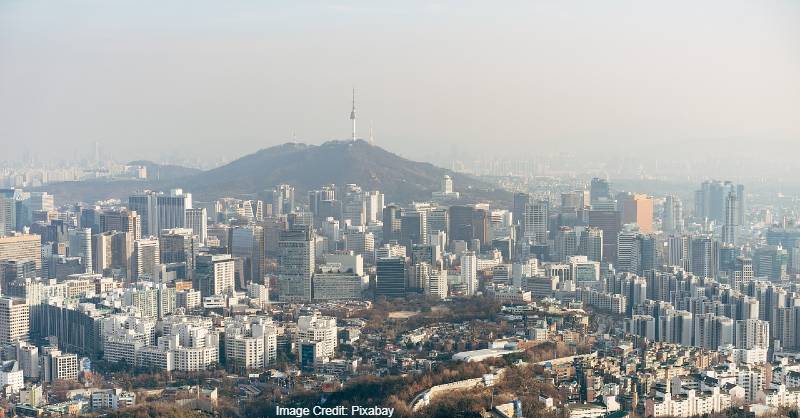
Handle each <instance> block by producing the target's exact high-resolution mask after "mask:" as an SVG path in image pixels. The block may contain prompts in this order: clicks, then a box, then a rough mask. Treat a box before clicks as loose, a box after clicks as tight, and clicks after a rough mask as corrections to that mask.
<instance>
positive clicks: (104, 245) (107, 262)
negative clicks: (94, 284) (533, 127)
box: [92, 232, 115, 274]
mask: <svg viewBox="0 0 800 418" xmlns="http://www.w3.org/2000/svg"><path fill="white" fill-rule="evenodd" d="M113 234H115V233H114V232H103V233H100V234H97V235H95V236H94V239H93V246H92V255H93V257H92V258H93V259H94V264H93V265H92V270H93V271H96V272H97V273H98V274H106V271H108V270H110V269H111V263H112V260H113V256H112V254H113V251H114V246H113V242H112V239H111V237H112V236H113Z"/></svg>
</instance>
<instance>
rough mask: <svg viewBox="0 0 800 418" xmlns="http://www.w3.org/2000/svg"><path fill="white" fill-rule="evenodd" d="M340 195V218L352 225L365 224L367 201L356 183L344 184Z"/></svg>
mask: <svg viewBox="0 0 800 418" xmlns="http://www.w3.org/2000/svg"><path fill="white" fill-rule="evenodd" d="M343 194H344V196H343V197H342V220H343V221H344V222H347V221H348V220H349V221H350V224H351V225H353V226H360V225H365V224H366V213H367V202H366V199H365V194H364V191H363V190H361V187H359V186H358V185H356V184H348V185H345V189H344V193H343Z"/></svg>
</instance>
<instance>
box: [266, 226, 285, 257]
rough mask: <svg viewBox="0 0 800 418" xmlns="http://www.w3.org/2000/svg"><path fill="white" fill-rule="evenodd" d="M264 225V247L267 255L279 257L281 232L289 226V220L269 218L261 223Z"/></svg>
mask: <svg viewBox="0 0 800 418" xmlns="http://www.w3.org/2000/svg"><path fill="white" fill-rule="evenodd" d="M261 225H262V226H263V227H264V248H265V252H266V255H267V257H273V258H277V257H278V256H279V255H280V254H279V253H280V249H279V248H278V243H279V241H280V237H281V232H282V231H285V230H286V228H287V226H288V225H287V222H286V220H285V219H284V218H275V217H272V218H267V219H264V222H262V223H261Z"/></svg>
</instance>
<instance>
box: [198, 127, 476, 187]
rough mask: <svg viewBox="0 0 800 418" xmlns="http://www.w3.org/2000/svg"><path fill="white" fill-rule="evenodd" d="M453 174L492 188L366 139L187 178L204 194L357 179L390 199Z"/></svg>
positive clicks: (249, 159) (268, 156) (269, 153)
mask: <svg viewBox="0 0 800 418" xmlns="http://www.w3.org/2000/svg"><path fill="white" fill-rule="evenodd" d="M445 174H448V175H450V176H451V177H453V181H454V183H455V185H456V188H457V189H458V190H465V189H473V190H475V191H478V190H481V191H487V192H488V191H489V190H490V189H491V187H490V185H489V184H487V183H485V182H483V181H481V180H478V179H476V178H473V177H470V176H466V175H463V174H456V173H453V172H452V171H450V170H445V169H443V168H439V167H436V166H434V165H432V164H429V163H422V162H416V161H411V160H408V159H405V158H403V157H400V156H398V155H396V154H393V153H391V152H389V151H386V150H384V149H383V148H380V147H377V146H375V145H371V144H370V143H368V142H366V141H363V140H356V141H329V142H326V143H324V144H322V145H307V144H298V143H287V144H283V145H278V146H275V147H271V148H266V149H263V150H261V151H258V152H256V153H253V154H250V155H247V156H244V157H242V158H239V159H238V160H236V161H233V162H231V163H229V164H227V165H224V166H222V167H219V168H215V169H213V170H209V171H206V172H203V173H200V174H197V175H195V176H192V177H190V178H187V179H185V180H184V181H183V182H182V184H184V188H185V189H187V190H190V191H192V193H195V194H197V195H199V196H214V195H216V194H218V193H220V191H225V192H226V193H227V194H228V195H232V196H236V195H240V196H246V195H255V194H258V193H260V192H262V191H264V190H266V189H268V188H271V187H272V186H274V185H276V184H281V183H287V184H291V185H293V186H295V188H296V189H297V190H298V191H300V192H305V191H308V190H312V189H315V188H318V187H320V186H322V185H324V184H329V183H334V184H337V185H343V184H348V183H356V184H358V185H360V186H361V187H362V188H364V189H365V190H380V191H382V192H383V193H384V194H385V195H386V196H387V199H388V200H390V201H395V200H396V201H410V200H414V199H429V198H430V197H431V192H433V191H436V190H439V188H440V185H441V182H442V177H443V176H444V175H445Z"/></svg>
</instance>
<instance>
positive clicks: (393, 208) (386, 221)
mask: <svg viewBox="0 0 800 418" xmlns="http://www.w3.org/2000/svg"><path fill="white" fill-rule="evenodd" d="M401 214H402V212H401V210H400V207H399V206H397V205H388V206H386V207H385V208H383V241H382V242H383V243H384V244H386V243H389V242H391V241H400V233H401V228H402V223H401V220H400V217H401Z"/></svg>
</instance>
